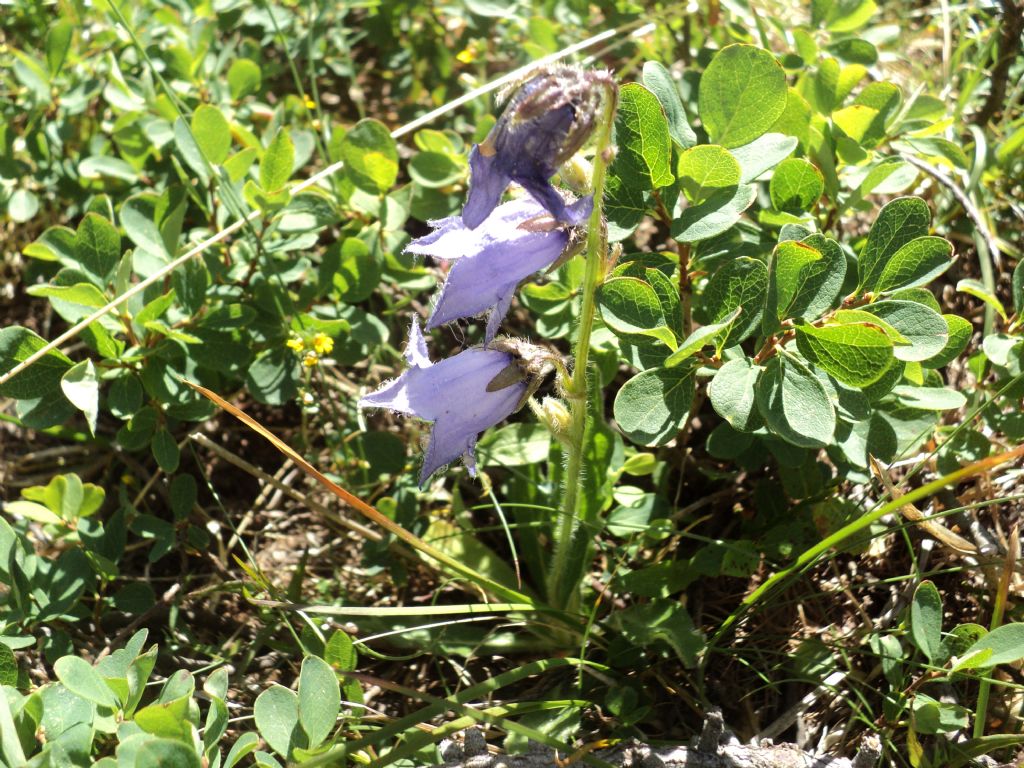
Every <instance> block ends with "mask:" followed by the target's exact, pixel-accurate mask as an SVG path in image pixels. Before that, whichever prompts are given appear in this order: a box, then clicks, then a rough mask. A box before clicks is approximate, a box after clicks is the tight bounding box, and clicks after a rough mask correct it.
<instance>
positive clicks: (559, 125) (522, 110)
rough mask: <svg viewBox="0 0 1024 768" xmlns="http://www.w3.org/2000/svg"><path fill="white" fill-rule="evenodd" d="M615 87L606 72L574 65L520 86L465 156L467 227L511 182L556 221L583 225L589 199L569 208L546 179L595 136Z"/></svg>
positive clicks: (483, 215) (487, 210)
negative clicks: (606, 100)
mask: <svg viewBox="0 0 1024 768" xmlns="http://www.w3.org/2000/svg"><path fill="white" fill-rule="evenodd" d="M614 88H615V85H614V81H613V80H612V78H611V75H610V73H608V72H598V71H594V70H582V69H577V68H575V67H555V68H551V69H547V70H544V71H542V72H541V73H540V74H538V75H536V76H534V77H533V78H531V79H530V80H528V81H527V82H526V83H524V84H523V86H522V87H521V88H520V89H519V90H518V91H517V92H516V93H515V95H514V96H513V97H512V99H511V100H510V101H509V103H508V106H507V107H506V108H505V112H504V113H503V114H502V116H501V117H500V118H499V119H498V122H497V123H495V125H494V128H493V129H491V132H490V134H489V135H488V136H487V138H486V139H485V140H484V141H483V143H481V144H479V145H477V146H475V147H473V151H472V153H471V154H470V156H469V163H470V172H471V177H470V188H469V199H468V200H467V202H466V207H465V208H464V209H463V212H462V220H463V222H464V223H465V225H466V226H467V227H469V228H470V229H474V228H476V227H477V226H479V225H480V224H481V223H482V222H483V221H484V219H486V218H487V216H488V215H489V214H490V212H491V211H492V210H494V207H495V206H496V205H497V204H498V201H499V200H500V199H501V195H502V193H503V192H504V191H505V188H506V187H507V186H508V184H509V182H510V181H515V182H517V183H519V184H521V185H522V186H523V187H524V188H525V189H526V191H527V192H529V193H530V194H531V195H532V196H533V197H534V198H535V199H536V200H537V202H539V203H540V204H541V205H543V206H544V207H545V208H546V209H547V210H548V211H549V212H550V213H551V215H552V216H554V217H555V219H556V220H558V221H560V222H563V223H566V224H580V223H582V222H583V221H584V220H585V219H586V218H587V216H589V215H590V210H591V207H592V205H593V201H592V200H591V199H590V198H581V199H580V200H577V201H576V202H575V203H573V204H572V205H569V206H567V205H566V204H565V200H564V199H563V198H562V196H561V195H560V194H559V193H558V192H557V190H555V188H554V187H553V186H551V182H550V178H551V177H552V176H553V175H554V174H555V171H557V170H558V167H559V166H560V165H562V164H563V163H564V162H566V161H567V160H568V159H569V158H571V157H572V156H573V155H574V154H575V153H576V152H577V151H579V149H580V147H582V146H583V144H584V142H585V141H586V140H587V138H588V137H589V136H590V134H591V133H592V132H593V130H594V126H595V124H596V123H597V119H598V111H599V109H600V106H601V98H602V95H603V94H604V93H606V92H607V93H614Z"/></svg>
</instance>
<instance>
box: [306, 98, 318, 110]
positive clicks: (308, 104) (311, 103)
mask: <svg viewBox="0 0 1024 768" xmlns="http://www.w3.org/2000/svg"><path fill="white" fill-rule="evenodd" d="M306 109H308V110H310V111H312V110H314V109H316V102H315V101H313V100H312V99H310V98H307V99H306Z"/></svg>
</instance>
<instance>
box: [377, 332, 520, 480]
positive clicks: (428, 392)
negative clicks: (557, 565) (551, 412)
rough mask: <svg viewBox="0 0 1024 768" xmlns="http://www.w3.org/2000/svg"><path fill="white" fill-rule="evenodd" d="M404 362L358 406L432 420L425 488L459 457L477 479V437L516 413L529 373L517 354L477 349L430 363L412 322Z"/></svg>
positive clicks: (424, 472)
mask: <svg viewBox="0 0 1024 768" xmlns="http://www.w3.org/2000/svg"><path fill="white" fill-rule="evenodd" d="M405 358H406V360H408V361H409V368H408V369H406V370H405V371H404V372H403V373H402V375H401V376H399V377H398V378H397V379H395V380H394V381H391V382H388V383H387V384H385V385H384V386H383V387H381V388H380V389H378V390H377V391H376V392H373V393H371V394H369V395H366V396H365V397H363V398H362V399H360V401H359V407H360V408H388V409H390V410H392V411H398V412H399V413H404V414H407V415H409V416H417V417H419V418H421V419H425V420H427V421H432V422H434V428H433V430H432V431H431V433H430V443H429V445H428V446H427V452H426V455H425V456H424V457H423V469H422V471H421V472H420V486H421V487H422V486H423V485H425V484H426V482H427V480H428V479H429V478H430V476H431V475H432V474H434V472H436V471H437V470H438V469H440V468H441V467H443V466H444V465H445V464H448V463H450V462H452V461H454V460H455V459H457V458H459V457H460V456H461V457H462V458H463V460H464V461H465V463H466V467H467V468H468V469H469V473H470V474H471V475H475V474H476V462H475V460H474V458H473V449H474V447H475V446H476V439H477V436H478V435H479V434H480V433H481V432H483V431H484V430H485V429H487V428H488V427H493V426H494V425H495V424H497V423H498V422H500V421H502V420H504V419H506V418H508V417H509V416H510V415H512V414H513V413H515V412H516V411H517V410H518V409H519V407H520V406H521V405H522V403H523V402H524V401H525V399H526V395H527V389H528V384H527V380H526V376H525V374H522V375H520V374H519V373H518V372H517V371H516V370H514V366H516V365H517V363H518V360H517V358H516V356H515V355H513V354H511V353H510V352H507V351H501V350H498V349H482V348H479V347H474V348H471V349H467V350H464V351H462V352H459V353H458V354H457V355H454V356H453V357H449V358H447V359H445V360H441V361H440V362H438V363H431V362H430V358H429V357H428V356H427V345H426V342H424V340H423V332H422V331H420V326H419V322H417V321H415V320H414V321H413V324H412V329H411V330H410V332H409V344H408V347H407V348H406V351H405ZM510 368H512V369H513V370H512V371H511V373H512V374H513V375H510ZM499 377H500V378H499ZM496 379H498V380H497V381H495V380H496ZM503 385H504V386H503Z"/></svg>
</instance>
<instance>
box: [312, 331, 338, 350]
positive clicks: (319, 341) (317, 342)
mask: <svg viewBox="0 0 1024 768" xmlns="http://www.w3.org/2000/svg"><path fill="white" fill-rule="evenodd" d="M313 349H315V350H316V353H317V354H318V355H329V354H331V350H333V349H334V339H332V338H331V337H330V336H328V335H327V334H326V333H318V334H317V335H316V336H314V337H313Z"/></svg>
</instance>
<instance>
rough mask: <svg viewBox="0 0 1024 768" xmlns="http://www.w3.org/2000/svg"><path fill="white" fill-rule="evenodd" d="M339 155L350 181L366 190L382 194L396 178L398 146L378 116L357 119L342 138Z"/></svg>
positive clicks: (391, 185) (392, 184)
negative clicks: (377, 118)
mask: <svg viewBox="0 0 1024 768" xmlns="http://www.w3.org/2000/svg"><path fill="white" fill-rule="evenodd" d="M341 158H342V160H344V161H345V171H346V173H347V174H348V176H349V178H350V179H352V183H353V184H355V185H356V186H357V187H359V188H360V189H362V190H363V191H365V192H369V193H371V194H374V195H383V194H384V193H386V192H387V191H388V190H389V189H391V187H393V186H394V184H395V181H396V180H397V179H398V148H397V147H396V146H395V140H394V139H393V138H391V133H390V132H389V131H388V129H387V128H386V127H385V126H384V124H383V123H381V122H380V121H378V120H373V119H372V118H366V119H364V120H360V121H359V122H358V123H356V124H355V125H354V126H352V128H351V129H350V130H349V132H348V133H346V134H345V138H344V139H342V142H341Z"/></svg>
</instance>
